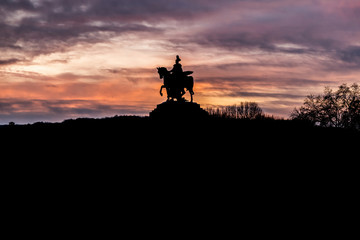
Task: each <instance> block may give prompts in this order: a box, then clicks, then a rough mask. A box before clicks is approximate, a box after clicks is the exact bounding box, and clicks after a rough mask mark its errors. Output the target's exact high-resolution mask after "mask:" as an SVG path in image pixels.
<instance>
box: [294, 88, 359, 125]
mask: <svg viewBox="0 0 360 240" xmlns="http://www.w3.org/2000/svg"><path fill="white" fill-rule="evenodd" d="M291 119H293V120H301V121H307V122H310V123H311V124H313V125H317V126H321V127H341V128H352V129H360V87H359V85H357V84H353V85H351V86H350V87H349V86H347V84H342V85H340V86H339V88H338V90H336V91H333V90H332V89H330V88H328V87H327V88H325V90H324V93H323V94H321V95H309V96H307V97H306V99H305V100H304V104H303V106H301V107H300V108H299V109H297V108H295V109H294V111H293V112H292V113H291Z"/></svg>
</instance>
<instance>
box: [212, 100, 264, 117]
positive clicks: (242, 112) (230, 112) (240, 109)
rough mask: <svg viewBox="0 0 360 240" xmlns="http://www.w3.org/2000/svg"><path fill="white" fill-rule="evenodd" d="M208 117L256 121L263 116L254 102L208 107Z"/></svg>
mask: <svg viewBox="0 0 360 240" xmlns="http://www.w3.org/2000/svg"><path fill="white" fill-rule="evenodd" d="M206 110H207V111H208V113H209V115H210V116H215V117H222V118H233V119H250V120H252V119H258V118H261V117H263V116H264V114H263V110H262V109H261V108H260V107H259V105H258V104H257V103H256V102H240V104H239V105H232V106H221V107H216V108H212V107H208V108H207V109H206Z"/></svg>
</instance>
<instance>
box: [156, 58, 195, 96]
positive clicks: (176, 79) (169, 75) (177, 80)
mask: <svg viewBox="0 0 360 240" xmlns="http://www.w3.org/2000/svg"><path fill="white" fill-rule="evenodd" d="M180 61H181V59H180V57H179V56H178V55H177V56H176V60H175V64H174V66H173V69H172V70H170V71H168V70H167V69H166V68H165V67H158V68H157V69H158V73H159V76H160V79H164V84H163V85H162V86H161V88H160V95H161V96H162V95H163V94H162V89H163V88H165V89H166V93H167V101H174V99H176V100H177V101H183V102H184V101H186V100H185V98H184V97H183V95H184V94H185V89H186V90H188V91H189V93H190V96H191V102H193V95H194V91H193V88H194V78H193V77H192V76H189V75H190V74H192V73H193V72H192V71H185V72H184V71H183V70H182V66H181V64H180V63H179V62H180Z"/></svg>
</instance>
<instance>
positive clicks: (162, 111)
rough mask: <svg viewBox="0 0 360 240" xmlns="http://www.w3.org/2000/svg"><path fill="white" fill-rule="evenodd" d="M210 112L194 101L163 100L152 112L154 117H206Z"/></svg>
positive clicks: (151, 115)
mask: <svg viewBox="0 0 360 240" xmlns="http://www.w3.org/2000/svg"><path fill="white" fill-rule="evenodd" d="M207 117H208V113H207V112H206V111H205V110H204V109H202V108H201V107H200V104H197V103H194V102H178V101H168V102H163V103H161V104H159V105H157V107H156V108H155V109H154V110H153V111H152V112H150V118H153V119H173V120H176V119H194V120H195V119H204V118H207Z"/></svg>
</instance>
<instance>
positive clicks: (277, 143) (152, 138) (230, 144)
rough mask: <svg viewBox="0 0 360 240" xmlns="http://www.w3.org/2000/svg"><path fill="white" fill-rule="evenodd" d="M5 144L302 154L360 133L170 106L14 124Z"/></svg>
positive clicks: (5, 132)
mask: <svg viewBox="0 0 360 240" xmlns="http://www.w3.org/2000/svg"><path fill="white" fill-rule="evenodd" d="M0 133H1V136H2V142H4V143H7V144H9V143H10V144H11V145H16V144H21V143H22V144H27V145H31V144H38V145H41V144H44V145H48V144H51V143H54V144H55V143H56V144H58V145H59V146H62V145H74V144H75V145H84V146H87V147H88V146H96V147H100V148H104V147H105V148H106V147H107V146H114V145H116V146H117V147H116V149H119V147H120V148H121V146H131V147H133V146H146V147H149V146H153V147H154V148H162V147H164V146H166V145H168V146H172V144H173V145H174V146H175V145H179V144H183V145H184V146H187V147H190V148H193V147H194V146H196V148H201V146H203V148H208V147H210V149H211V150H214V149H217V148H222V149H228V150H230V151H234V152H238V151H245V152H246V151H247V150H246V149H244V148H246V147H250V148H252V149H257V148H259V149H261V147H266V148H268V149H271V147H275V148H273V150H274V149H277V150H276V151H279V152H283V151H285V149H283V146H288V147H291V148H293V149H298V150H299V151H303V150H304V149H305V150H306V151H310V149H318V147H319V146H325V147H328V148H333V149H334V148H338V147H340V146H347V147H349V148H348V150H351V149H350V146H351V144H355V143H356V144H358V143H359V139H360V138H359V137H360V132H359V131H358V130H351V129H343V128H325V127H316V126H313V125H311V124H309V123H308V122H305V121H298V120H284V119H274V118H271V117H261V118H256V119H252V120H249V119H234V118H229V117H219V116H214V115H209V114H208V112H207V111H205V110H204V109H202V108H201V107H200V105H199V104H197V103H190V102H184V103H180V102H165V103H162V104H159V105H158V106H157V107H156V108H155V109H154V110H153V111H151V112H150V113H149V116H143V117H141V116H113V117H106V118H99V119H95V118H78V119H68V120H65V121H63V122H61V123H46V122H37V123H34V124H27V125H16V124H9V125H3V126H1V127H0Z"/></svg>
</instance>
